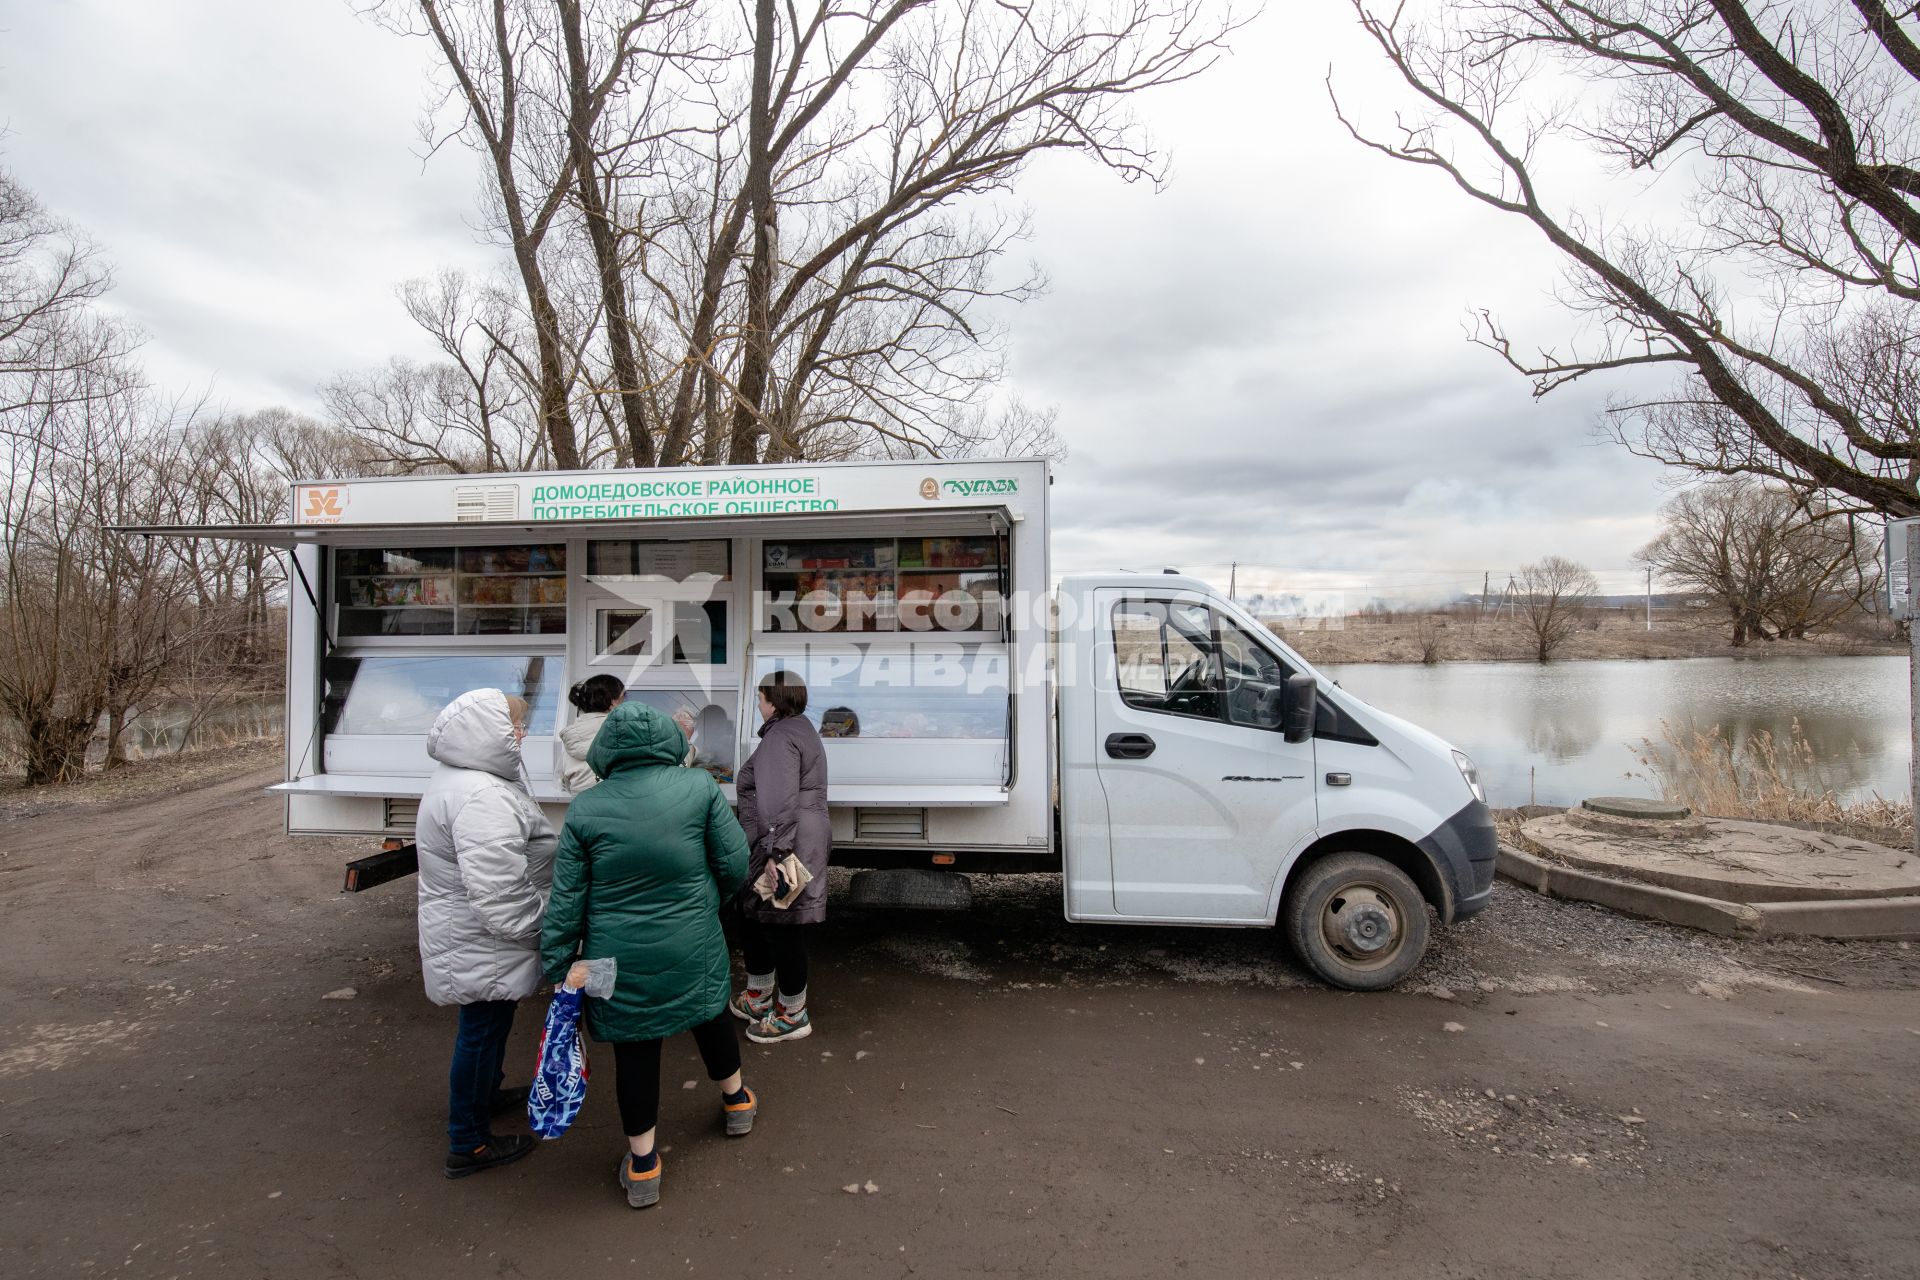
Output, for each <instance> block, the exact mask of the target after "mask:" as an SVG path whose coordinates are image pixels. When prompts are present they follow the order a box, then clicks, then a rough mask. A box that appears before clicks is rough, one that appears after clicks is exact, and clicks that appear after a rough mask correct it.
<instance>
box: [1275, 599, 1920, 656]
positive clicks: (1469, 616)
mask: <svg viewBox="0 0 1920 1280" xmlns="http://www.w3.org/2000/svg"><path fill="white" fill-rule="evenodd" d="M1705 612H1706V611H1703V610H1698V609H1656V610H1655V611H1654V615H1653V630H1652V631H1648V630H1647V624H1646V615H1645V614H1644V613H1642V612H1641V611H1640V610H1638V609H1631V608H1630V609H1618V608H1605V609H1594V610H1591V611H1589V613H1588V615H1587V616H1586V618H1585V619H1584V620H1583V622H1582V624H1581V626H1580V629H1579V630H1577V631H1575V632H1574V633H1573V635H1572V636H1570V637H1569V638H1568V639H1567V641H1566V643H1565V644H1564V645H1563V646H1562V647H1561V649H1560V650H1559V652H1558V653H1556V654H1555V655H1554V661H1556V662H1564V661H1568V660H1590V659H1600V658H1712V657H1729V656H1733V655H1736V654H1737V655H1740V656H1742V657H1755V658H1757V657H1771V656H1783V657H1784V656H1790V655H1791V656H1797V657H1857V656H1861V655H1867V654H1904V653H1905V652H1906V651H1907V649H1906V644H1905V642H1904V641H1903V640H1900V639H1898V638H1889V637H1888V636H1887V635H1886V634H1885V633H1884V624H1878V623H1875V622H1874V621H1873V620H1871V619H1849V620H1847V621H1846V622H1844V623H1843V624H1841V625H1839V626H1836V627H1834V628H1833V629H1832V630H1830V631H1827V632H1824V633H1822V634H1820V635H1817V636H1814V637H1812V638H1810V639H1806V640H1774V641H1765V640H1756V641H1754V642H1753V643H1752V644H1749V645H1747V646H1746V647H1745V648H1744V649H1736V648H1734V647H1733V646H1732V645H1730V644H1728V643H1727V628H1726V627H1725V626H1724V625H1723V624H1722V623H1721V621H1720V619H1719V618H1718V617H1717V616H1710V615H1708V616H1703V614H1705ZM1337 622H1338V624H1339V625H1337V626H1336V627H1334V628H1332V629H1330V630H1311V629H1308V628H1306V627H1305V626H1303V625H1296V626H1292V627H1289V626H1287V625H1286V624H1285V622H1284V620H1281V621H1270V622H1269V623H1268V625H1269V626H1271V627H1273V628H1274V630H1275V631H1276V632H1277V633H1278V634H1279V635H1280V636H1281V637H1282V638H1283V639H1285V640H1286V642H1287V643H1288V644H1290V645H1292V646H1293V647H1294V648H1295V649H1298V650H1299V651H1300V652H1301V654H1303V655H1304V656H1305V657H1306V659H1307V660H1308V661H1309V662H1314V663H1326V662H1435V661H1439V662H1532V661H1534V649H1535V644H1534V638H1533V633H1532V632H1531V631H1529V630H1527V628H1526V627H1525V626H1524V625H1522V624H1521V623H1520V622H1519V621H1518V620H1517V619H1515V618H1512V617H1508V616H1505V615H1496V614H1489V615H1487V616H1485V617H1482V616H1479V615H1478V614H1476V613H1475V611H1474V610H1472V609H1461V610H1442V611H1438V612H1433V611H1422V612H1408V613H1385V612H1374V613H1369V614H1358V615H1355V616H1353V617H1349V618H1342V619H1338V620H1337Z"/></svg>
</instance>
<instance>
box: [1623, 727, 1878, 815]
mask: <svg viewBox="0 0 1920 1280" xmlns="http://www.w3.org/2000/svg"><path fill="white" fill-rule="evenodd" d="M1660 733H1661V739H1662V741H1660V742H1658V743H1656V742H1654V741H1653V740H1652V739H1650V738H1642V739H1641V740H1640V749H1639V752H1638V756H1639V760H1640V763H1641V765H1642V766H1643V767H1644V768H1645V769H1646V770H1647V773H1646V774H1645V775H1643V776H1644V777H1646V778H1647V779H1648V780H1649V781H1650V782H1652V783H1653V784H1654V786H1655V787H1657V788H1658V789H1659V791H1660V795H1661V798H1662V799H1665V800H1668V801H1671V802H1674V803H1678V804H1684V805H1686V806H1687V807H1688V808H1690V809H1692V810H1693V811H1694V812H1695V813H1699V814H1705V815H1707V816H1709V817H1715V818H1744V819H1748V820H1750V821H1755V822H1795V823H1814V824H1818V825H1820V826H1823V827H1832V828H1838V829H1840V830H1843V831H1846V832H1848V833H1852V834H1858V835H1861V836H1873V837H1876V838H1879V839H1882V840H1889V839H1896V838H1900V837H1902V836H1904V841H1905V842H1906V843H1911V842H1912V838H1913V806H1912V805H1911V804H1909V803H1907V802H1905V801H1901V800H1889V799H1886V798H1885V797H1883V796H1880V795H1874V796H1871V797H1869V798H1868V799H1865V800H1854V801H1845V800H1842V799H1841V798H1840V796H1839V795H1838V794H1837V793H1836V792H1835V791H1834V790H1833V789H1832V787H1830V786H1829V785H1827V782H1826V774H1825V772H1824V770H1823V769H1822V768H1821V762H1820V761H1819V759H1818V758H1817V757H1816V756H1815V754H1814V750H1813V745H1812V744H1811V743H1810V742H1808V741H1807V736H1806V733H1805V731H1804V730H1802V729H1801V727H1800V722H1799V721H1798V720H1795V721H1793V722H1792V726H1791V728H1790V729H1789V730H1788V732H1787V735H1786V736H1785V737H1784V738H1776V737H1775V736H1774V735H1773V734H1772V733H1771V732H1769V731H1767V730H1764V729H1763V730H1760V731H1758V732H1756V733H1752V734H1748V735H1745V736H1743V737H1741V738H1738V739H1733V738H1729V737H1728V736H1727V735H1726V734H1725V733H1723V732H1722V731H1721V729H1720V728H1719V726H1717V725H1716V726H1714V727H1713V728H1710V729H1701V728H1699V727H1698V726H1696V725H1692V724H1687V725H1684V726H1675V725H1672V724H1669V723H1667V722H1666V721H1664V720H1663V721H1661V722H1660Z"/></svg>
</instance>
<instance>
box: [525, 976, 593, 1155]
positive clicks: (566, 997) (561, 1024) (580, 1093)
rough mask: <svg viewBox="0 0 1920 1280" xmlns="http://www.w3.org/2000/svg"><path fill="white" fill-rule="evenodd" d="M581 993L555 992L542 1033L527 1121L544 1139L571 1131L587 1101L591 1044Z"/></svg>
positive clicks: (561, 990) (528, 1102)
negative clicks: (585, 1034)
mask: <svg viewBox="0 0 1920 1280" xmlns="http://www.w3.org/2000/svg"><path fill="white" fill-rule="evenodd" d="M580 1005H581V993H580V992H578V991H569V990H567V989H566V988H564V987H563V988H561V989H560V990H558V991H556V992H554V993H553V1003H552V1004H550V1005H548V1006H547V1027H546V1030H544V1031H542V1032H541V1033H540V1066H539V1069H538V1070H536V1071H535V1072H534V1073H533V1088H532V1089H531V1090H529V1091H528V1094H527V1123H528V1124H529V1125H530V1126H532V1128H533V1131H534V1132H535V1133H537V1134H539V1135H540V1136H541V1137H543V1138H557V1137H559V1136H560V1135H561V1134H563V1133H565V1132H566V1131H567V1126H568V1125H570V1124H572V1123H573V1118H574V1117H575V1116H577V1115H579V1114H580V1104H581V1103H583V1102H585V1101H586V1100H587V1046H586V1044H585V1042H584V1041H583V1040H582V1038H581V1035H580Z"/></svg>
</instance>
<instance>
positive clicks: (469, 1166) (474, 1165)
mask: <svg viewBox="0 0 1920 1280" xmlns="http://www.w3.org/2000/svg"><path fill="white" fill-rule="evenodd" d="M535 1145H536V1144H535V1142H534V1140H533V1138H532V1136H531V1135H529V1134H524V1133H510V1134H507V1135H506V1136H505V1137H495V1138H490V1139H488V1140H487V1145H486V1146H484V1147H480V1148H478V1149H476V1150H473V1151H455V1152H452V1153H450V1154H449V1155H448V1156H447V1176H448V1177H449V1178H465V1177H468V1176H469V1175H471V1174H476V1173H479V1172H480V1171H481V1170H482V1169H492V1168H495V1167H497V1166H499V1165H503V1164H512V1163H513V1162H514V1161H515V1160H518V1159H520V1158H521V1157H522V1156H527V1155H531V1154H533V1148H534V1146H535Z"/></svg>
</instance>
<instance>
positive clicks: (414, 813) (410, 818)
mask: <svg viewBox="0 0 1920 1280" xmlns="http://www.w3.org/2000/svg"><path fill="white" fill-rule="evenodd" d="M382 803H383V804H384V805H385V806H386V811H385V813H384V814H383V815H382V817H383V818H384V819H385V821H384V822H383V823H382V824H381V825H382V826H383V827H385V828H386V830H388V831H390V832H393V833H394V834H395V835H412V834H413V828H414V826H415V825H416V824H417V823H418V822H419V821H420V802H419V801H418V800H406V799H401V800H396V799H394V798H393V797H391V796H389V797H387V799H386V800H385V801H383V802H382Z"/></svg>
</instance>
